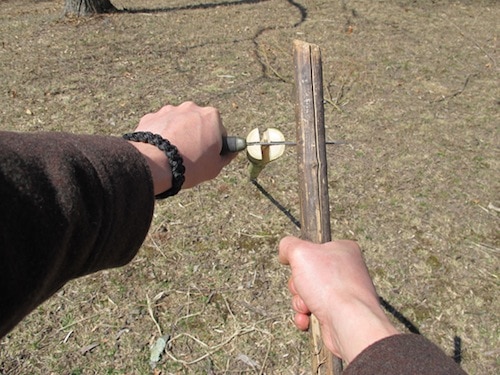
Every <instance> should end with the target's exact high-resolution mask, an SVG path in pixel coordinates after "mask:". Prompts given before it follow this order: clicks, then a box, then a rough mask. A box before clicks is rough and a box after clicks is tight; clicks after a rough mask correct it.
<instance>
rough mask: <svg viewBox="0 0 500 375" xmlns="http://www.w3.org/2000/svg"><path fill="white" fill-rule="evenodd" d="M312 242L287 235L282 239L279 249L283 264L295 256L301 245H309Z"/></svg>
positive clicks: (286, 263)
mask: <svg viewBox="0 0 500 375" xmlns="http://www.w3.org/2000/svg"><path fill="white" fill-rule="evenodd" d="M309 244H310V242H308V241H304V240H301V239H300V238H297V237H294V236H287V237H284V238H282V239H281V241H280V243H279V246H278V249H279V254H278V259H279V262H280V263H281V264H284V265H288V264H290V261H291V259H292V257H293V253H294V252H295V251H296V250H297V249H298V248H299V247H307V246H308V245H309Z"/></svg>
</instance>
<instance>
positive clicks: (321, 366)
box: [293, 40, 342, 375]
mask: <svg viewBox="0 0 500 375" xmlns="http://www.w3.org/2000/svg"><path fill="white" fill-rule="evenodd" d="M293 47H294V65H295V95H296V98H295V118H296V122H297V166H298V175H299V185H300V214H301V220H300V222H301V236H302V238H303V239H306V240H309V241H312V242H316V243H324V242H328V241H330V240H331V230H330V206H329V197H328V175H327V161H326V138H325V123H324V108H323V73H322V62H321V50H320V48H319V47H318V46H317V45H314V44H309V43H305V42H302V41H297V40H296V41H294V44H293ZM310 342H311V352H312V371H313V372H312V373H313V374H325V375H332V374H334V375H337V374H340V373H341V372H342V361H341V360H340V359H339V358H336V357H335V356H333V355H332V354H331V352H330V351H328V349H326V348H325V347H324V345H323V341H322V339H321V330H320V326H319V322H318V320H317V319H316V318H315V317H314V316H312V317H311V326H310Z"/></svg>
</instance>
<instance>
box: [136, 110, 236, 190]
mask: <svg viewBox="0 0 500 375" xmlns="http://www.w3.org/2000/svg"><path fill="white" fill-rule="evenodd" d="M136 131H148V132H151V133H155V134H159V135H161V136H162V137H163V138H165V139H167V140H168V141H170V143H171V144H173V145H174V146H176V147H177V149H178V150H179V153H180V155H181V156H182V158H183V161H184V167H185V168H186V172H185V174H184V175H185V178H186V180H185V182H184V184H183V188H190V187H193V186H196V185H198V184H199V183H201V182H203V181H207V180H210V179H212V178H215V177H216V176H217V175H218V174H219V172H220V171H221V170H222V168H223V167H224V166H226V165H227V164H229V162H230V161H231V160H232V159H233V158H234V157H235V156H236V154H235V153H233V154H226V155H220V152H221V149H222V137H223V136H225V135H226V129H225V128H224V126H223V125H222V121H221V118H220V115H219V111H218V110H217V109H215V108H212V107H199V106H197V105H196V104H195V103H193V102H185V103H182V104H181V105H179V106H172V105H167V106H164V107H163V108H161V109H160V110H159V111H158V112H155V113H149V114H147V115H145V116H144V117H142V119H141V120H140V122H139V125H138V126H137V128H136ZM133 145H134V146H135V147H136V148H138V149H139V151H140V152H142V153H143V155H144V156H145V157H146V159H147V161H148V164H149V165H150V168H151V171H152V174H153V180H154V184H155V194H159V193H161V192H163V191H166V190H168V189H169V188H170V187H171V183H172V181H171V180H172V174H171V170H170V166H169V165H168V161H167V160H166V156H165V154H164V153H163V152H162V151H160V150H158V149H157V148H156V147H155V146H151V145H148V144H142V143H134V144H133Z"/></svg>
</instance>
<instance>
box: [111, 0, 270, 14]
mask: <svg viewBox="0 0 500 375" xmlns="http://www.w3.org/2000/svg"><path fill="white" fill-rule="evenodd" d="M265 1H269V0H233V1H221V2H215V3H205V4H189V5H183V6H177V7H165V8H130V9H129V8H123V9H120V10H118V12H123V13H166V12H175V11H179V10H192V9H193V10H194V9H211V8H217V7H222V6H232V5H243V4H257V3H263V2H265Z"/></svg>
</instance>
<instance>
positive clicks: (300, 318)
mask: <svg viewBox="0 0 500 375" xmlns="http://www.w3.org/2000/svg"><path fill="white" fill-rule="evenodd" d="M293 321H294V323H295V326H296V327H297V328H298V329H300V330H301V331H307V330H308V329H309V322H310V321H311V318H310V316H309V315H306V314H299V313H297V314H295V317H294V320H293Z"/></svg>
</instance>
